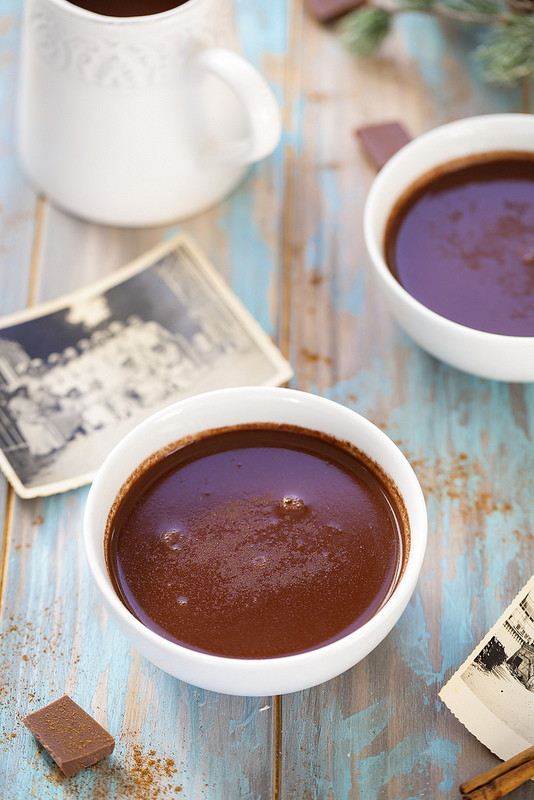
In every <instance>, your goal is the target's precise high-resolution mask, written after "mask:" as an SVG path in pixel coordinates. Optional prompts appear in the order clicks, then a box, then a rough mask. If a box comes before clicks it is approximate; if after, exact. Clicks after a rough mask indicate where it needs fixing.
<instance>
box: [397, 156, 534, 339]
mask: <svg viewBox="0 0 534 800" xmlns="http://www.w3.org/2000/svg"><path fill="white" fill-rule="evenodd" d="M385 250H386V261H387V264H388V266H389V268H390V270H391V272H392V273H393V275H394V276H395V278H396V279H397V280H398V281H399V283H400V284H401V285H402V286H403V287H404V288H405V289H406V290H407V291H408V292H409V293H410V294H411V295H412V296H413V297H415V298H416V299H417V300H419V301H420V302H421V303H422V304H423V305H425V306H426V307H427V308H429V309H431V310H432V311H435V312H436V313H438V314H440V315H441V316H443V317H446V318H447V319H450V320H452V321H453V322H458V323H460V324H461V325H465V326H467V327H470V328H475V329H477V330H480V331H486V332H489V333H497V334H504V335H508V336H534V155H533V154H532V153H521V152H505V153H489V154H484V155H481V156H478V157H476V158H470V159H464V160H462V161H461V162H454V163H452V164H447V165H445V166H443V167H440V168H439V169H437V170H435V171H434V172H433V173H431V174H429V175H426V176H424V177H423V178H422V179H420V180H419V181H418V183H417V184H416V185H414V186H412V188H411V189H409V191H408V192H407V193H406V194H405V195H404V196H403V197H402V198H401V199H400V200H399V202H398V203H397V205H396V207H395V208H394V210H393V212H392V214H391V217H390V220H389V223H388V227H387V230H386V238H385Z"/></svg>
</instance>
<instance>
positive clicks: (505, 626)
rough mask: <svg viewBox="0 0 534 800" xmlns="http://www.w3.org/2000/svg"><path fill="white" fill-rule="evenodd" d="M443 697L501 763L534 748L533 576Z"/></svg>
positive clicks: (449, 683) (451, 682)
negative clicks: (531, 747) (499, 758)
mask: <svg viewBox="0 0 534 800" xmlns="http://www.w3.org/2000/svg"><path fill="white" fill-rule="evenodd" d="M440 697H441V699H442V700H443V701H444V702H445V704H446V705H447V706H448V707H449V708H450V710H451V711H452V712H453V713H454V714H455V715H456V716H457V717H458V719H459V720H460V721H461V722H462V723H463V724H464V725H465V726H466V727H467V728H468V729H469V730H470V731H471V732H472V733H474V734H475V735H476V736H477V738H478V739H480V741H482V742H483V743H484V744H486V745H487V746H488V747H489V748H490V750H492V751H493V752H494V753H496V754H497V755H498V756H500V757H501V758H503V759H505V760H506V759H508V758H510V757H511V756H512V755H515V754H516V753H517V752H519V751H520V750H523V749H525V748H526V747H528V746H529V745H530V743H531V738H532V730H533V727H534V576H533V578H531V580H530V581H529V582H528V584H527V585H526V586H525V587H523V589H522V590H521V591H520V592H519V594H518V595H517V597H516V598H515V600H514V602H513V603H512V604H511V605H510V606H509V607H508V608H507V609H506V611H505V612H504V614H503V615H502V616H501V617H500V619H499V620H498V622H497V623H496V624H495V625H494V626H493V628H492V629H491V631H489V633H488V634H487V635H486V636H485V638H484V639H483V641H482V642H481V643H480V644H479V646H478V647H477V648H476V650H475V651H474V652H473V653H472V654H471V656H470V657H469V659H468V660H467V661H466V662H465V663H464V664H463V666H462V667H461V668H460V669H459V670H458V671H457V672H456V673H455V675H453V677H452V678H451V680H450V681H449V682H448V683H447V685H446V686H445V687H444V688H443V689H442V691H441V693H440Z"/></svg>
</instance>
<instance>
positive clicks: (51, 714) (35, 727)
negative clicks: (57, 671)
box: [23, 695, 115, 776]
mask: <svg viewBox="0 0 534 800" xmlns="http://www.w3.org/2000/svg"><path fill="white" fill-rule="evenodd" d="M23 722H24V724H25V725H26V727H27V728H29V729H30V731H31V732H32V733H33V735H34V736H35V738H36V739H37V741H38V742H39V743H40V744H42V746H43V747H44V749H45V750H46V751H47V752H48V753H49V754H50V756H51V757H52V758H53V759H54V761H55V762H56V764H57V765H58V767H59V768H60V769H61V770H62V772H63V773H64V774H65V775H67V776H70V775H74V774H75V773H76V772H79V771H80V770H81V769H84V768H85V767H90V766H91V765H92V764H96V762H97V761H100V759H102V758H104V757H105V756H109V755H111V753H112V752H113V748H114V747H115V740H114V739H113V737H112V736H111V735H110V734H109V733H108V732H107V731H106V730H104V728H103V727H102V726H101V725H99V724H98V722H96V721H95V720H94V719H93V718H92V717H91V716H89V714H87V713H86V712H85V711H84V710H83V708H80V706H79V705H77V703H75V702H74V700H71V698H70V697H68V696H67V695H64V697H60V699H59V700H56V701H55V702H53V703H50V705H48V706H45V707H44V708H41V709H39V711H35V712H34V713H33V714H28V716H27V717H24V720H23Z"/></svg>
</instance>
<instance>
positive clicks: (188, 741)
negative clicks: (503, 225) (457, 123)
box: [0, 0, 534, 800]
mask: <svg viewBox="0 0 534 800" xmlns="http://www.w3.org/2000/svg"><path fill="white" fill-rule="evenodd" d="M21 6H22V0H1V3H0V313H1V314H6V313H10V312H13V311H17V310H20V309H24V308H25V307H26V306H28V305H32V304H35V303H37V302H40V301H43V300H48V299H51V298H54V297H57V296H59V295H60V294H63V293H64V292H66V291H70V290H73V289H76V288H78V287H81V286H84V285H87V284H90V283H91V282H92V281H93V280H95V279H96V278H99V277H102V276H104V275H107V274H108V273H110V272H111V271H112V270H114V269H115V268H117V267H119V266H121V265H122V264H125V263H127V262H128V261H129V260H130V259H131V258H133V257H135V256H137V255H139V254H141V253H142V252H144V251H145V250H146V249H148V248H149V247H150V246H152V245H154V244H155V243H157V242H160V241H161V240H162V239H164V238H166V237H168V236H170V235H171V234H173V233H174V232H176V230H178V229H181V230H185V231H187V232H189V233H190V234H191V235H192V236H193V237H194V238H195V239H196V240H197V242H198V243H199V245H200V246H201V247H202V248H203V249H204V250H205V251H206V252H207V253H208V255H209V256H210V258H211V259H212V261H213V262H214V264H215V265H216V267H217V269H218V270H219V271H220V273H221V274H222V275H223V276H224V277H225V279H226V280H227V281H228V282H229V283H230V284H231V286H232V287H233V289H234V290H235V292H236V293H237V295H238V296H239V297H240V298H241V299H242V301H243V302H244V303H245V305H246V306H247V307H248V309H249V310H250V311H251V312H252V314H253V315H254V316H255V317H256V319H257V320H258V321H259V322H260V323H261V325H262V326H263V327H264V328H265V330H266V331H267V332H268V333H269V334H270V335H271V336H272V338H273V339H274V340H275V341H276V342H277V344H278V345H279V347H280V348H281V349H282V351H283V352H284V353H285V354H286V355H287V356H288V358H289V359H290V361H291V363H292V365H293V367H294V369H295V377H294V379H293V380H292V384H291V385H292V386H294V387H295V388H299V389H302V390H306V391H310V392H315V393H320V394H322V395H325V396H327V397H330V398H334V399H335V400H338V401H340V402H341V403H345V404H346V405H348V406H350V407H351V408H354V409H356V410H357V411H359V412H360V413H362V414H364V415H366V416H367V417H368V418H369V419H371V420H372V421H373V422H375V423H376V424H378V425H379V426H380V427H381V428H383V430H384V431H385V432H386V433H387V434H388V435H389V436H390V437H392V438H393V440H394V441H395V442H397V443H398V445H399V446H400V448H401V449H402V450H403V452H404V453H405V455H406V456H407V457H408V459H409V460H410V461H411V463H412V464H413V466H414V468H415V470H416V472H417V474H418V476H419V478H420V481H421V483H422V486H423V489H424V492H425V495H426V499H427V503H428V512H429V521H430V531H429V546H428V552H427V556H426V560H425V563H424V566H423V570H422V574H421V578H420V581H419V584H418V587H417V590H416V592H415V594H414V596H413V599H412V601H411V603H410V605H409V607H408V609H407V610H406V612H405V613H404V615H403V617H402V618H401V621H400V622H399V624H398V625H397V626H396V628H395V629H394V630H393V632H392V633H391V634H390V635H389V636H388V638H387V639H386V640H385V641H384V642H383V643H382V645H380V646H379V647H378V648H377V649H376V650H375V651H374V652H373V653H372V654H371V655H370V656H369V657H368V658H367V659H365V660H364V661H363V662H362V663H360V664H358V665H357V666H356V667H354V668H353V669H351V670H349V671H348V672H346V673H345V674H343V675H342V676H340V677H339V678H337V679H335V680H332V681H330V682H328V683H327V684H324V685H320V686H318V687H316V688H314V689H310V690H307V691H304V692H301V693H296V694H292V695H286V696H283V697H281V698H280V697H261V698H237V697H230V696H225V695H217V694H213V693H210V692H207V691H203V690H200V689H197V688H195V687H194V686H189V685H186V684H183V683H180V682H179V681H178V680H176V679H174V678H171V677H169V676H168V675H166V674H164V673H162V672H160V671H158V670H157V669H156V668H154V667H153V666H152V665H151V664H149V663H148V662H147V661H145V660H144V659H143V658H142V657H140V656H139V655H138V654H137V653H136V652H135V651H133V650H131V649H130V648H129V646H128V644H127V643H126V641H125V640H124V638H123V637H122V635H121V634H120V633H118V631H117V630H116V629H115V628H114V626H113V625H112V624H111V623H110V622H109V621H108V619H107V617H106V614H105V612H104V610H103V608H102V606H101V605H100V604H99V601H98V598H97V595H96V591H95V589H94V587H93V585H92V582H91V579H90V576H89V574H88V569H87V566H86V563H85V558H84V554H83V549H82V543H81V520H82V512H83V509H84V503H85V499H86V496H87V487H85V488H81V489H79V490H75V491H71V492H67V493H65V494H60V495H53V496H50V497H47V498H44V499H36V500H21V499H20V498H18V497H17V496H16V495H15V494H14V492H13V490H12V489H11V488H10V487H9V485H8V484H7V482H6V481H5V480H4V479H3V478H2V479H0V514H1V516H2V526H1V527H0V531H1V536H2V557H1V572H0V581H1V583H0V601H1V628H0V667H1V670H0V701H1V708H0V716H1V724H0V796H2V797H5V798H8V797H9V798H19V799H20V800H28V798H30V797H31V798H37V800H50V799H51V798H58V799H60V800H63V798H81V799H82V800H83V799H84V798H86V799H87V800H89V798H104V797H105V798H112V799H114V798H132V799H134V798H135V800H137V798H146V800H160V798H165V800H167V798H182V799H183V800H201V799H203V798H205V799H206V800H237V798H240V799H242V800H259V798H261V799H262V800H267V798H272V799H273V800H311V799H312V798H317V800H384V799H385V798H394V800H411V799H412V798H432V800H444V798H453V797H456V796H458V785H459V784H460V783H461V782H462V781H463V780H466V779H467V778H469V777H472V776H473V775H475V774H476V773H478V772H480V771H482V770H483V769H487V768H488V767H490V766H492V765H494V764H495V763H496V762H497V759H496V757H495V756H493V755H492V754H491V753H490V752H489V751H488V750H487V749H486V748H485V747H484V746H483V745H481V744H480V743H479V742H478V741H477V740H476V739H475V738H474V737H473V736H472V735H471V734H469V733H468V732H467V730H466V729H465V728H464V727H463V726H462V725H461V724H460V723H459V722H458V721H457V720H456V719H455V718H454V717H453V716H452V714H450V712H449V711H448V709H447V708H446V707H444V706H443V704H442V703H441V702H440V701H439V698H438V692H439V690H440V689H441V687H442V686H443V684H444V683H445V682H446V680H447V678H448V677H449V676H450V675H451V674H452V673H453V672H454V671H455V670H456V668H457V667H459V666H460V664H461V663H462V662H463V661H464V659H465V658H466V657H467V656H468V655H469V653H470V652H471V651H472V649H473V647H474V646H475V645H476V644H477V642H478V641H479V639H480V638H481V637H482V636H483V635H484V634H485V633H486V631H487V630H488V629H489V627H491V625H492V624H493V623H494V621H495V620H496V619H497V617H498V616H499V615H500V614H501V612H502V611H503V610H504V608H505V607H506V606H507V605H508V603H509V602H510V601H511V599H512V598H513V597H514V596H515V594H516V592H517V591H518V590H519V589H520V588H521V586H523V584H524V583H526V581H527V579H528V578H529V577H530V576H531V574H532V573H533V571H534V569H533V557H532V519H533V499H532V497H533V492H532V489H533V475H534V448H533V446H532V438H533V435H534V386H532V385H508V384H504V383H497V382H489V381H484V380H480V379H477V378H474V377H471V376H469V375H466V374H463V373H460V372H458V371H456V370H454V369H452V368H450V367H448V366H445V365H444V364H442V363H438V362H437V361H435V360H434V359H433V358H431V357H430V356H429V355H427V354H426V353H425V352H423V351H422V350H420V349H419V348H418V347H417V346H415V345H414V344H413V343H412V342H411V341H409V340H408V339H407V337H406V336H405V335H404V334H403V333H402V332H401V331H400V330H399V329H398V328H397V327H396V325H395V324H394V323H393V322H392V320H391V319H390V317H389V315H388V313H387V311H386V309H385V307H384V305H383V303H382V301H381V299H380V298H379V297H378V296H377V294H376V292H375V289H374V286H373V285H372V284H371V283H370V280H369V277H368V272H367V256H366V254H365V250H364V245H363V240H362V225H361V222H362V207H363V203H364V200H365V196H366V193H367V191H368V188H369V185H370V183H371V180H372V177H373V168H372V166H371V165H370V163H369V162H368V161H367V159H366V157H365V155H364V154H363V153H362V151H361V149H360V147H359V144H358V142H357V140H356V139H355V137H354V130H355V129H356V128H357V127H359V126H360V125H362V124H366V123H371V122H380V121H384V120H391V119H398V120H401V121H402V122H403V123H404V124H405V125H406V126H407V127H408V129H409V130H410V131H411V132H412V133H413V134H417V133H420V132H423V131H424V130H427V129H429V128H431V127H434V126H435V125H437V124H439V123H442V122H445V121H449V120H452V119H456V118H459V117H463V116H469V115H471V114H478V113H486V112H495V111H520V110H522V109H524V103H525V101H526V97H527V93H525V92H524V91H523V92H522V91H521V90H520V89H519V88H509V87H508V88H497V87H492V86H488V85H487V84H483V83H482V82H481V81H480V80H479V78H478V76H477V74H476V72H475V70H474V68H473V67H472V64H471V61H470V59H469V52H470V49H471V46H472V44H473V41H474V36H475V33H472V32H470V31H467V30H465V29H458V28H457V27H454V26H453V25H448V26H440V25H438V24H437V23H435V22H434V21H433V20H432V19H429V18H426V17H424V16H419V15H411V16H409V17H406V18H405V19H403V20H399V22H398V24H397V28H396V30H395V33H394V35H393V37H392V38H391V39H390V40H389V41H388V43H387V45H386V47H385V48H384V50H383V51H382V53H381V54H380V56H379V57H377V58H375V59H373V60H371V61H365V62H360V61H356V60H354V59H353V58H351V57H350V56H348V55H347V54H346V53H345V52H343V51H342V49H341V48H340V46H339V42H338V39H337V36H336V33H335V31H333V30H331V29H327V28H324V27H321V26H320V25H319V24H318V23H316V22H315V21H314V20H313V19H311V18H310V17H309V16H308V15H307V14H306V11H305V9H304V8H303V5H302V1H301V0H236V10H237V16H238V23H239V28H240V33H241V37H242V40H243V45H244V50H245V52H246V54H247V56H248V57H249V58H250V60H251V61H253V62H254V63H255V64H256V65H257V66H258V67H259V68H260V69H261V71H262V72H263V73H264V75H265V76H266V77H267V79H268V81H269V82H270V84H271V86H272V88H273V90H274V92H275V94H276V96H277V98H278V100H279V102H280V105H281V108H282V110H283V116H284V133H283V139H282V142H281V144H280V146H279V147H278V149H277V150H276V152H275V153H274V155H273V156H272V157H270V158H268V159H267V160H265V161H264V162H262V163H261V164H260V165H258V166H256V167H255V168H254V169H253V170H252V172H251V174H250V175H249V177H248V179H247V180H246V182H245V183H244V184H243V185H242V186H241V187H240V188H239V189H238V190H237V191H236V192H235V193H234V194H233V195H232V196H231V197H229V198H228V199H227V200H226V201H225V202H223V203H221V204H220V205H219V206H217V207H216V208H213V209H212V210H210V211H209V212H206V213H205V214H203V215H201V216H199V217H196V218H194V219H191V220H188V221H187V222H184V223H181V224H180V225H179V226H176V227H173V228H166V229H147V230H119V229H112V228H103V227H98V226H95V225H90V224H86V223H84V222H82V221H80V220H77V219H74V218H71V217H69V216H68V215H66V214H64V213H62V212H60V211H58V210H57V209H55V208H54V207H53V206H51V205H50V204H49V203H48V202H47V200H46V198H37V197H36V196H35V194H34V193H33V192H32V190H31V189H30V188H29V186H28V185H27V184H26V182H25V180H24V177H23V176H22V174H21V172H20V170H19V167H18V164H17V159H16V153H15V148H14V113H15V104H16V79H17V54H18V45H19V34H20V18H21ZM63 693H68V694H70V695H71V696H72V697H73V698H74V699H75V700H76V701H77V702H78V703H80V705H82V706H83V707H84V708H85V709H86V710H88V711H89V712H90V713H92V714H93V715H94V716H95V717H96V718H97V719H98V720H99V721H100V722H101V723H102V724H104V725H105V727H107V728H108V730H110V732H111V733H112V734H113V736H114V737H115V738H116V741H117V746H116V750H115V754H114V756H113V757H112V758H111V759H107V760H105V761H103V762H101V763H100V764H99V765H97V766H95V767H93V768H91V769H88V770H85V771H83V772H81V773H79V774H78V775H77V776H75V777H74V778H70V779H66V778H63V777H62V776H61V774H60V772H59V770H57V768H56V767H55V766H54V765H53V763H52V762H51V761H50V759H49V758H48V757H47V756H46V755H45V754H43V753H42V752H41V751H40V750H39V748H38V747H37V745H36V742H35V740H34V739H33V737H32V736H31V734H30V733H29V732H28V731H27V729H26V728H25V727H24V725H23V723H22V718H23V717H24V716H25V714H27V713H28V712H30V711H33V710H36V709H37V708H38V707H40V706H41V705H44V704H46V703H48V702H50V701H51V700H52V699H55V698H56V697H58V696H60V695H61V694H63ZM533 739H534V724H533ZM514 797H515V798H517V800H524V799H525V798H527V797H532V788H531V785H528V786H524V787H522V788H520V789H518V790H517V791H516V792H515V794H514Z"/></svg>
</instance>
